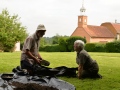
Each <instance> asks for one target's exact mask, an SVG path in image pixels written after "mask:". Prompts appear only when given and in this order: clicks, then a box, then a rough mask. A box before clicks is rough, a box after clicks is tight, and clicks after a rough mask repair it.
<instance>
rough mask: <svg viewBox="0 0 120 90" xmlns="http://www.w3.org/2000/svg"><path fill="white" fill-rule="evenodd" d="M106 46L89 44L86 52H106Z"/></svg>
mask: <svg viewBox="0 0 120 90" xmlns="http://www.w3.org/2000/svg"><path fill="white" fill-rule="evenodd" d="M105 45H106V44H102V43H87V44H86V45H85V50H87V51H88V52H105V51H106V49H105Z"/></svg>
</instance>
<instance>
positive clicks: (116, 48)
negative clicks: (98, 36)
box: [106, 41, 120, 52]
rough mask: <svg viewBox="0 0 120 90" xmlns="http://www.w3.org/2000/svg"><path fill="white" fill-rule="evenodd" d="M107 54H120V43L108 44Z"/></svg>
mask: <svg viewBox="0 0 120 90" xmlns="http://www.w3.org/2000/svg"><path fill="white" fill-rule="evenodd" d="M106 51H107V52H120V41H114V42H109V43H106Z"/></svg>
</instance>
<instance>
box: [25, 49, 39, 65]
mask: <svg viewBox="0 0 120 90" xmlns="http://www.w3.org/2000/svg"><path fill="white" fill-rule="evenodd" d="M26 54H27V55H28V56H29V57H30V58H32V59H33V60H34V61H35V62H36V63H38V64H40V60H39V59H38V58H37V57H35V56H33V55H32V53H31V52H30V51H29V50H26Z"/></svg>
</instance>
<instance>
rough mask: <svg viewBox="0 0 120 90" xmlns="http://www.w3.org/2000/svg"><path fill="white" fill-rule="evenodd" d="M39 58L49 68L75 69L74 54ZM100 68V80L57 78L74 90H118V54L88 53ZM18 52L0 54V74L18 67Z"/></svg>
mask: <svg viewBox="0 0 120 90" xmlns="http://www.w3.org/2000/svg"><path fill="white" fill-rule="evenodd" d="M40 54H41V56H42V57H43V58H44V59H46V60H48V61H50V62H51V65H50V67H52V68H54V67H57V66H67V67H77V64H76V62H75V58H76V53H75V52H41V53H40ZM89 54H90V55H91V57H92V58H93V59H95V60H96V61H97V62H98V64H99V67H100V71H99V73H100V74H101V75H102V76H103V78H102V79H96V80H93V79H84V80H79V79H77V78H66V77H59V78H60V79H62V80H64V81H67V82H69V83H71V84H73V85H74V86H75V87H76V90H120V53H97V52H89ZM19 62H20V52H13V53H9V52H8V53H7V52H4V53H3V52H0V73H4V72H12V69H13V68H15V67H16V66H18V65H20V63H19Z"/></svg>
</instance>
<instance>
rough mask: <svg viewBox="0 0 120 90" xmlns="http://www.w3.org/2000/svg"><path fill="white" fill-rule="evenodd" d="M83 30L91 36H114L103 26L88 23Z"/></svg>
mask: <svg viewBox="0 0 120 90" xmlns="http://www.w3.org/2000/svg"><path fill="white" fill-rule="evenodd" d="M85 30H86V32H87V33H88V34H89V35H90V36H91V37H114V35H113V34H112V32H111V31H110V30H109V29H107V28H106V27H104V26H92V25H88V26H87V28H85Z"/></svg>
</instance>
